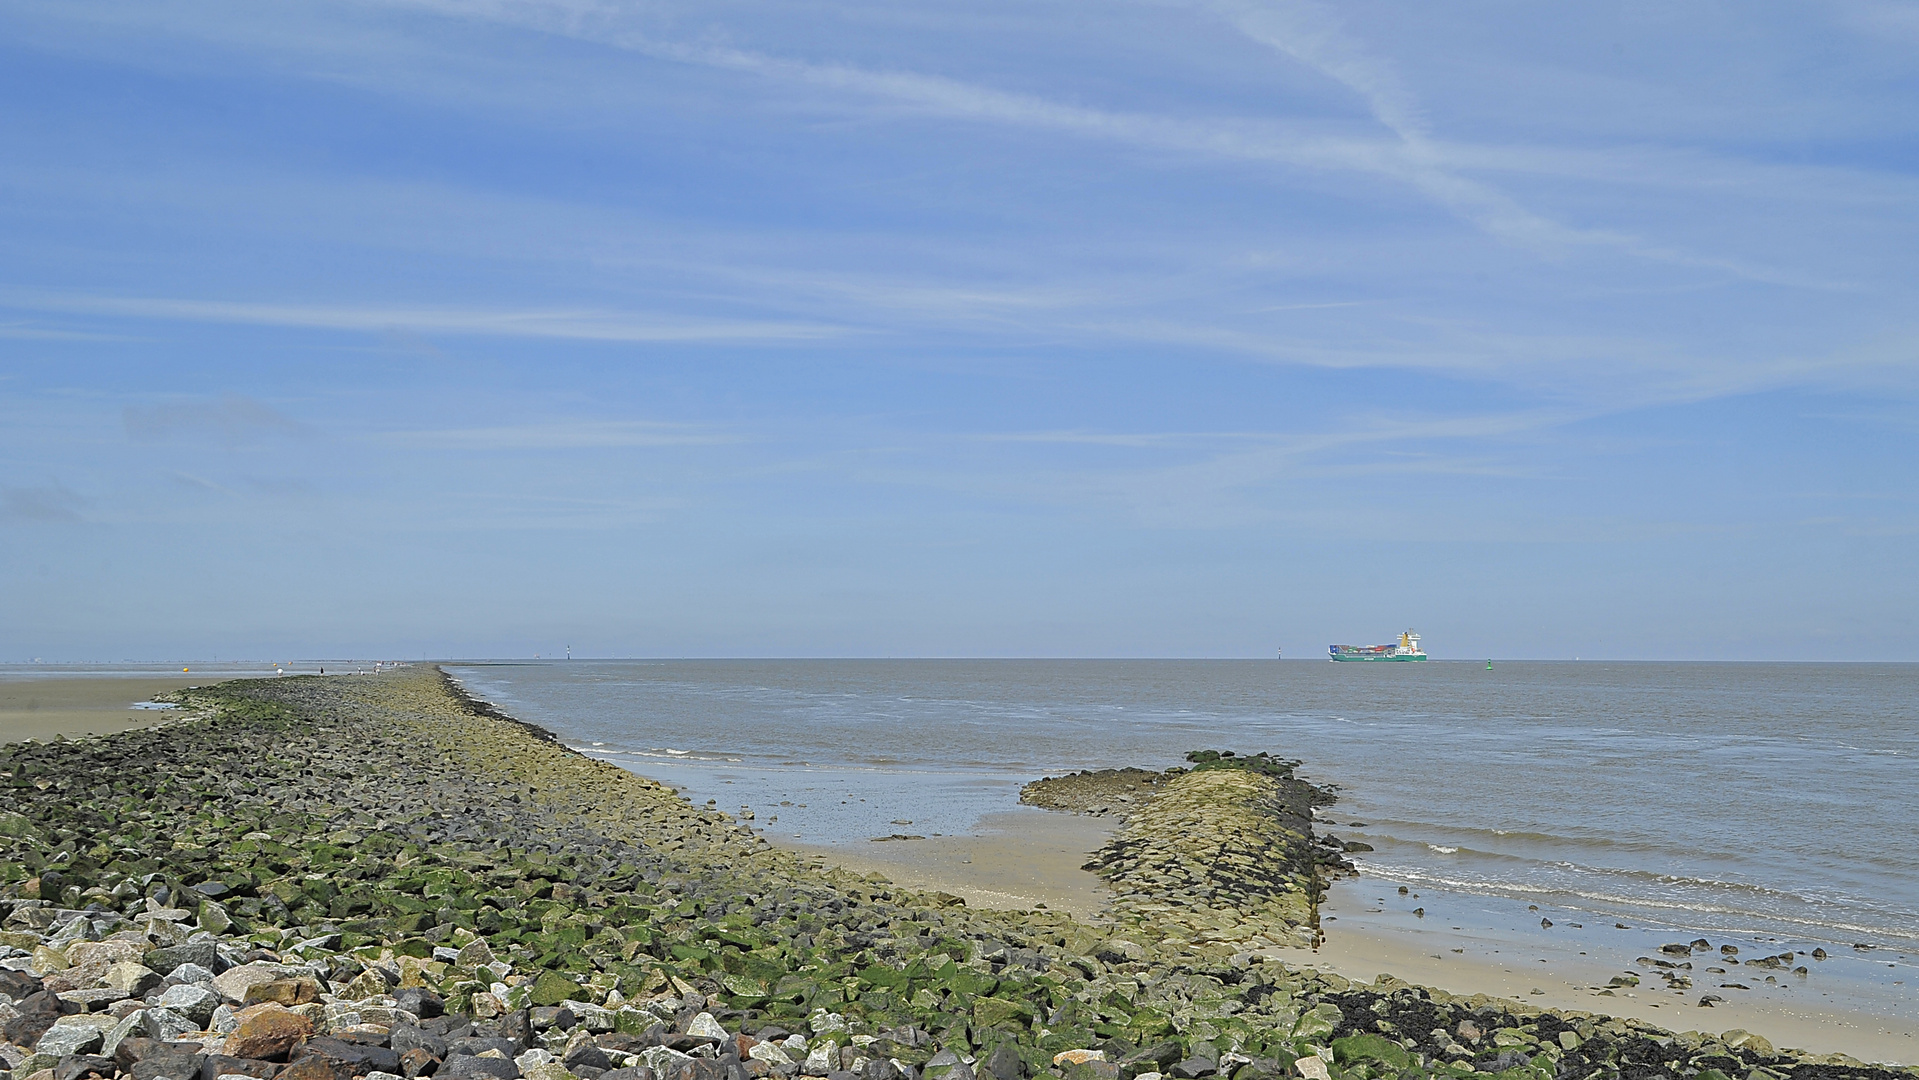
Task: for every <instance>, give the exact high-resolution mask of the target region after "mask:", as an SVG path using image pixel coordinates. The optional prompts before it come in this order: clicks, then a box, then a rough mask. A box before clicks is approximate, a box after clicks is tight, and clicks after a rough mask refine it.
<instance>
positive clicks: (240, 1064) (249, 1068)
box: [200, 1054, 281, 1080]
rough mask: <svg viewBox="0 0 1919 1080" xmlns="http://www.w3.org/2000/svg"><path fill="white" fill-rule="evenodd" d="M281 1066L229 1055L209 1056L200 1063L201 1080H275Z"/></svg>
mask: <svg viewBox="0 0 1919 1080" xmlns="http://www.w3.org/2000/svg"><path fill="white" fill-rule="evenodd" d="M280 1069H281V1066H279V1065H276V1064H274V1063H273V1062H270V1061H256V1060H254V1059H253V1058H237V1057H232V1056H229V1055H227V1054H207V1055H206V1056H205V1058H204V1059H202V1061H201V1062H200V1080H220V1077H222V1076H255V1077H259V1078H260V1080H273V1076H274V1074H275V1073H277V1072H279V1071H280Z"/></svg>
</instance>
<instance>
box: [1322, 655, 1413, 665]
mask: <svg viewBox="0 0 1919 1080" xmlns="http://www.w3.org/2000/svg"><path fill="white" fill-rule="evenodd" d="M1424 659H1426V658H1425V657H1424V656H1335V657H1333V658H1332V660H1333V663H1335V664H1405V663H1410V662H1412V661H1416V660H1424Z"/></svg>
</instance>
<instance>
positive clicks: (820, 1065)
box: [800, 1039, 840, 1076]
mask: <svg viewBox="0 0 1919 1080" xmlns="http://www.w3.org/2000/svg"><path fill="white" fill-rule="evenodd" d="M839 1067H840V1048H839V1046H837V1045H836V1044H835V1043H834V1042H833V1040H831V1039H827V1040H825V1041H823V1042H821V1043H820V1044H819V1045H818V1046H815V1047H814V1048H813V1049H811V1050H809V1051H807V1054H806V1064H804V1065H801V1066H800V1071H801V1072H803V1073H805V1074H806V1075H808V1076H825V1075H826V1074H827V1073H830V1072H833V1071H834V1070H836V1069H838V1068H839Z"/></svg>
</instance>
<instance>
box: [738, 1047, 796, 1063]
mask: <svg viewBox="0 0 1919 1080" xmlns="http://www.w3.org/2000/svg"><path fill="white" fill-rule="evenodd" d="M746 1056H747V1057H750V1058H752V1059H753V1060H755V1061H764V1062H766V1063H767V1064H768V1065H773V1066H780V1065H791V1064H793V1059H792V1058H790V1057H788V1056H787V1055H786V1051H784V1050H782V1049H780V1047H779V1044H778V1043H770V1042H763V1043H756V1044H754V1046H753V1049H751V1050H748V1051H747V1052H746Z"/></svg>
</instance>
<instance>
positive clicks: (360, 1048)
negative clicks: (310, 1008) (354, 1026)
mask: <svg viewBox="0 0 1919 1080" xmlns="http://www.w3.org/2000/svg"><path fill="white" fill-rule="evenodd" d="M299 1056H300V1057H302V1058H307V1057H323V1058H326V1059H327V1060H328V1061H331V1062H334V1063H335V1064H339V1065H345V1066H346V1067H347V1071H348V1072H350V1073H352V1074H353V1075H365V1074H366V1073H369V1072H373V1071H374V1070H378V1071H380V1072H386V1073H397V1072H399V1071H400V1055H399V1054H397V1053H394V1052H393V1051H392V1050H390V1049H388V1048H387V1047H384V1046H369V1045H366V1044H364V1043H357V1042H348V1041H346V1040H344V1039H338V1038H334V1037H332V1036H330V1035H322V1036H319V1037H318V1038H314V1039H309V1040H307V1043H306V1045H304V1046H302V1047H300V1054H299Z"/></svg>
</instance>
